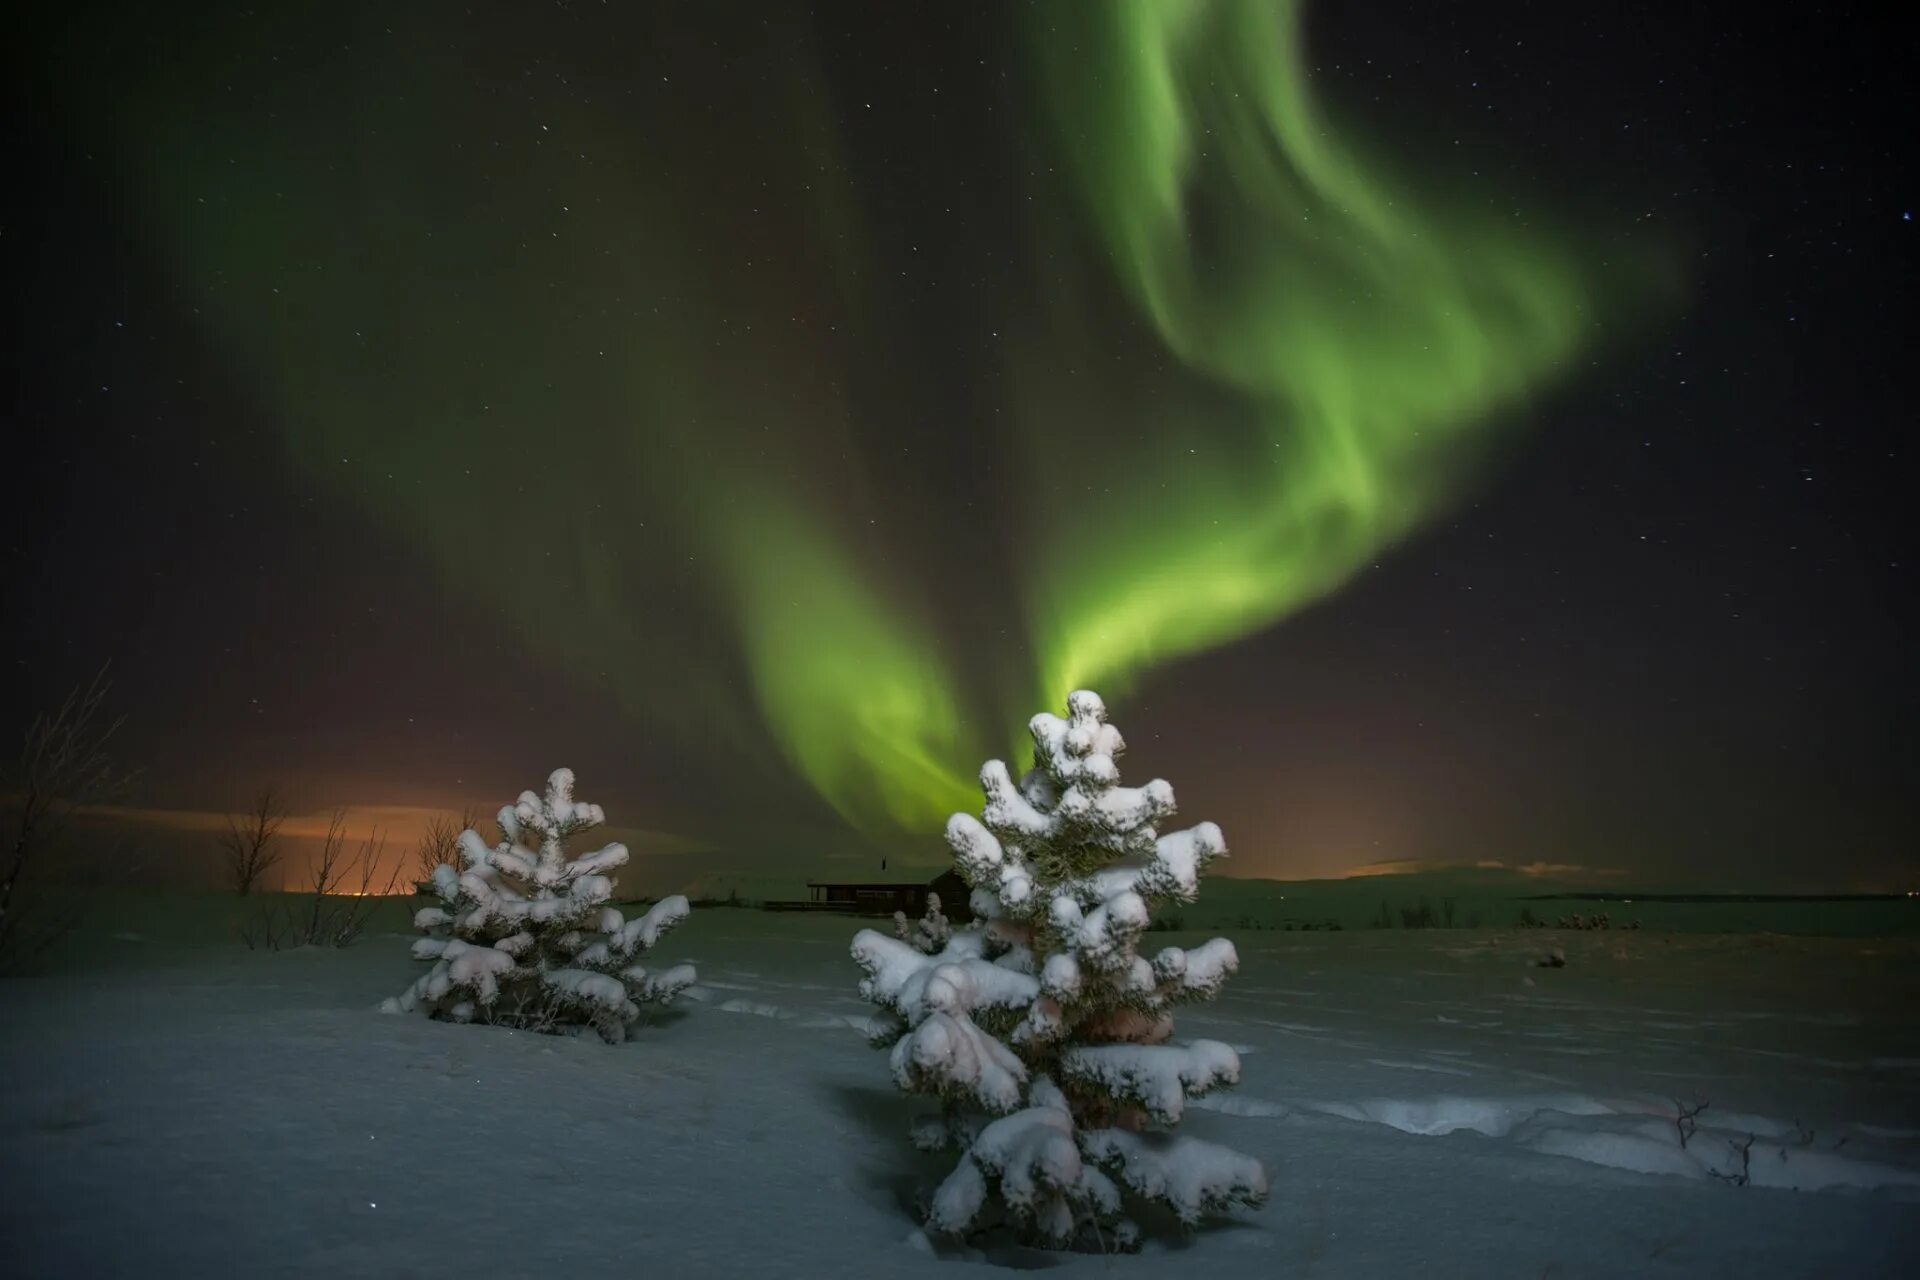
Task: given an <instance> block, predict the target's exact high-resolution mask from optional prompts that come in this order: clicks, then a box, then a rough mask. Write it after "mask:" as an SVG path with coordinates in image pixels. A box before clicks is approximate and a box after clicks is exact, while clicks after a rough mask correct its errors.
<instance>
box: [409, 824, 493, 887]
mask: <svg viewBox="0 0 1920 1280" xmlns="http://www.w3.org/2000/svg"><path fill="white" fill-rule="evenodd" d="M479 820H480V815H479V814H478V813H477V812H475V811H474V810H472V809H462V810H461V811H460V816H459V817H458V818H449V817H447V816H446V815H445V814H437V815H435V816H434V817H433V818H432V819H431V820H430V821H429V822H428V823H427V829H426V831H425V832H423V833H422V834H421V836H420V843H419V844H418V845H417V846H416V847H415V848H414V851H413V864H414V865H413V873H414V874H413V878H414V879H415V880H431V879H433V872H434V868H436V867H439V866H443V865H444V866H450V867H452V868H453V869H454V870H456V871H457V870H459V869H460V833H461V832H463V831H466V830H468V829H470V828H471V827H472V826H473V825H474V824H475V823H477V822H478V821H479Z"/></svg>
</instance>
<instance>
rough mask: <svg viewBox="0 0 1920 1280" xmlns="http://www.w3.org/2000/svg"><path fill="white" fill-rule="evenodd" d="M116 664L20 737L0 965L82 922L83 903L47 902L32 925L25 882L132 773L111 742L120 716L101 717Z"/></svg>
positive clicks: (2, 871)
mask: <svg viewBox="0 0 1920 1280" xmlns="http://www.w3.org/2000/svg"><path fill="white" fill-rule="evenodd" d="M110 666H111V664H107V665H103V666H102V667H101V668H100V670H99V672H98V673H96V674H95V675H94V677H93V679H92V681H90V682H89V683H87V684H86V685H81V686H76V687H75V688H74V689H73V691H72V692H70V693H69V694H68V695H67V697H66V700H65V701H64V702H62V703H61V704H60V707H59V709H58V710H56V711H53V712H50V713H43V714H42V715H40V716H38V717H37V718H36V719H35V720H34V721H33V723H32V724H31V725H30V726H28V728H27V732H26V735H25V737H24V739H23V740H22V742H21V748H20V759H19V764H18V766H17V776H16V777H14V778H12V779H10V780H9V781H10V783H11V784H12V785H11V786H10V787H9V788H8V790H9V791H12V792H13V793H14V795H13V797H12V798H13V799H14V801H15V803H17V804H18V812H17V813H16V815H15V818H14V826H13V833H12V834H13V838H12V840H11V842H10V844H9V846H8V848H7V851H6V855H5V862H4V865H0V968H8V967H12V966H14V965H17V964H21V963H24V962H25V961H27V960H30V959H32V958H33V956H35V955H37V954H38V953H39V952H41V951H43V950H45V949H46V948H47V947H48V946H50V945H52V943H53V942H54V941H55V940H57V939H58V938H59V937H60V935H61V934H63V933H65V932H66V930H67V929H69V928H71V927H72V925H73V924H74V923H75V921H76V920H77V919H78V909H79V906H80V900H79V899H78V898H73V899H70V900H69V901H68V902H66V903H65V904H55V903H53V902H51V901H43V902H40V903H38V904H35V905H38V906H39V908H40V910H39V911H38V913H37V916H38V918H37V919H36V920H34V921H33V922H32V924H31V926H29V924H28V923H27V919H26V917H27V915H28V914H29V913H28V911H27V908H28V906H29V905H30V904H29V902H28V900H27V893H28V890H27V886H28V885H30V884H31V883H32V882H33V877H34V875H37V874H38V873H40V872H41V871H43V870H47V869H48V868H47V867H46V863H47V861H48V859H49V858H50V857H51V856H52V855H53V854H54V853H55V852H56V851H57V850H58V848H59V846H60V844H61V842H62V840H63V838H64V836H65V834H66V826H67V822H68V821H69V819H71V818H72V816H73V814H74V813H75V812H76V811H77V810H79V809H81V808H82V807H84V806H86V805H90V804H98V803H100V802H102V801H104V800H107V799H109V798H111V797H112V796H113V795H114V794H116V793H117V792H118V791H119V790H120V789H121V788H122V787H123V786H124V785H125V783H126V782H127V780H128V777H129V776H130V775H128V774H125V773H121V772H119V771H117V770H116V769H115V767H114V764H113V761H112V759H111V758H110V757H109V756H108V755H107V751H106V748H107V744H108V742H109V741H110V740H111V739H112V737H113V735H114V733H115V732H117V731H118V730H119V728H120V725H121V723H122V721H121V720H120V719H114V720H111V721H108V720H106V719H105V718H104V715H103V708H104V706H105V703H106V698H107V692H108V690H110V689H111V688H112V687H113V686H112V683H111V682H110V681H109V680H108V679H107V672H108V669H109V667H110Z"/></svg>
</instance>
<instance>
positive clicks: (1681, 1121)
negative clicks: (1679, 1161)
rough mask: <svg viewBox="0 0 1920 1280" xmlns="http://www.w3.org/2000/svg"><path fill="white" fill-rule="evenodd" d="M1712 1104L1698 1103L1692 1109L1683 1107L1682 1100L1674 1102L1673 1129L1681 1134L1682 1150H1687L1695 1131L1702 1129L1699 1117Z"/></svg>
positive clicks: (1676, 1099)
mask: <svg viewBox="0 0 1920 1280" xmlns="http://www.w3.org/2000/svg"><path fill="white" fill-rule="evenodd" d="M1711 1105H1712V1104H1711V1103H1707V1102H1696V1103H1694V1104H1693V1105H1692V1106H1691V1107H1688V1106H1683V1105H1681V1102H1680V1099H1678V1098H1675V1099H1674V1100H1673V1110H1674V1116H1673V1127H1674V1128H1675V1129H1677V1130H1679V1132H1680V1149H1681V1150H1682V1151H1685V1150H1686V1149H1687V1142H1688V1140H1689V1139H1691V1138H1692V1137H1693V1133H1694V1130H1696V1129H1698V1128H1699V1127H1700V1124H1699V1116H1700V1113H1701V1112H1702V1111H1705V1110H1706V1109H1707V1108H1708V1107H1709V1106H1711Z"/></svg>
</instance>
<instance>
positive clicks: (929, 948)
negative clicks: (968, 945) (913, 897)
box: [893, 893, 953, 955]
mask: <svg viewBox="0 0 1920 1280" xmlns="http://www.w3.org/2000/svg"><path fill="white" fill-rule="evenodd" d="M893 936H894V937H896V938H899V939H900V940H901V941H902V942H908V943H912V944H913V948H914V950H916V951H919V952H920V953H922V954H923V955H934V954H936V953H938V952H939V950H940V949H941V948H942V947H944V946H946V945H947V939H949V938H951V937H952V936H953V925H952V924H951V923H950V922H949V921H948V920H947V917H946V916H945V915H943V914H941V911H940V895H939V894H937V893H929V894H928V895H927V911H926V914H925V915H923V916H921V917H920V918H919V919H918V920H915V921H913V922H911V923H909V922H908V920H907V913H906V912H904V911H896V912H894V913H893Z"/></svg>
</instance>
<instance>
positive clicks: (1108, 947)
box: [853, 690, 1267, 1248]
mask: <svg viewBox="0 0 1920 1280" xmlns="http://www.w3.org/2000/svg"><path fill="white" fill-rule="evenodd" d="M1067 709H1068V718H1067V719H1065V720H1062V719H1061V718H1060V717H1058V716H1054V715H1049V714H1045V713H1043V714H1041V715H1037V716H1035V717H1034V718H1033V720H1032V721H1031V723H1030V725H1029V728H1030V730H1031V732H1032V734H1033V740H1034V764H1033V768H1032V769H1030V770H1029V771H1028V772H1027V773H1026V775H1025V776H1024V777H1022V778H1021V779H1020V781H1019V783H1018V785H1016V784H1015V783H1014V781H1013V779H1012V777H1011V776H1010V775H1009V773H1008V770H1007V767H1006V765H1005V764H1003V763H1002V762H1001V761H998V760H990V761H988V762H987V764H986V766H985V768H983V769H982V770H981V773H980V784H981V788H982V790H983V791H984V792H985V793H986V804H985V807H984V811H983V813H982V815H981V817H980V818H978V819H976V818H974V817H973V816H972V815H971V814H965V813H957V814H955V815H954V816H953V817H952V818H951V819H950V820H949V821H948V823H947V842H948V844H949V845H951V846H952V848H953V852H954V857H955V860H956V862H957V863H958V865H959V869H960V874H961V875H962V876H963V877H965V879H966V880H967V882H968V884H969V885H971V886H972V889H973V892H972V901H971V905H972V907H973V912H974V916H975V919H976V923H975V924H973V925H972V926H969V927H967V928H964V929H959V930H955V931H953V932H952V933H951V935H950V936H949V937H948V938H946V940H945V945H944V946H942V947H939V948H937V949H936V951H935V953H934V954H926V953H925V952H924V951H923V950H922V948H921V946H919V945H916V943H917V942H918V941H919V939H916V938H911V937H910V938H908V939H907V940H902V939H901V938H890V937H887V936H886V935H884V934H882V933H879V932H877V931H875V930H871V929H868V930H863V931H861V933H860V934H859V935H858V936H857V937H855V939H854V941H853V955H854V959H855V960H857V961H858V962H859V963H860V965H861V967H862V968H864V969H865V970H866V973H867V977H866V979H865V980H864V981H863V982H862V983H861V986H860V991H861V994H862V995H863V996H865V997H866V998H867V999H870V1000H872V1001H874V1002H875V1003H876V1004H878V1005H880V1006H881V1008H882V1009H883V1010H884V1011H885V1017H886V1023H885V1027H884V1029H883V1030H882V1031H881V1032H880V1033H879V1034H878V1035H877V1036H876V1042H877V1043H879V1044H881V1045H891V1046H892V1057H891V1061H892V1066H893V1074H894V1079H895V1081H896V1082H897V1083H898V1084H899V1085H900V1087H901V1088H902V1089H905V1090H907V1091H909V1092H912V1093H922V1094H929V1095H933V1096H936V1097H938V1098H939V1099H940V1100H941V1104H942V1105H941V1113H940V1114H939V1115H938V1116H932V1115H929V1116H925V1117H922V1119H921V1121H920V1122H919V1123H918V1124H916V1126H915V1129H914V1141H915V1144H916V1145H917V1146H919V1147H921V1148H922V1149H923V1150H940V1149H956V1148H957V1149H958V1150H959V1151H960V1152H961V1156H960V1160H959V1163H958V1164H957V1165H956V1166H955V1168H954V1170H953V1172H952V1173H951V1174H950V1175H949V1176H948V1177H947V1179H946V1181H945V1182H943V1183H942V1184H941V1185H940V1187H939V1189H938V1190H937V1191H936V1192H935V1193H934V1196H933V1199H932V1202H931V1205H930V1207H929V1211H928V1215H927V1226H928V1228H929V1229H930V1230H932V1231H934V1232H936V1233H938V1234H943V1235H949V1236H962V1235H967V1234H970V1233H972V1232H974V1231H977V1230H982V1229H986V1228H990V1227H993V1226H995V1225H997V1224H1005V1225H1007V1226H1010V1227H1012V1228H1013V1229H1014V1230H1015V1231H1016V1232H1017V1233H1018V1234H1020V1235H1021V1236H1023V1237H1025V1238H1028V1239H1031V1240H1033V1241H1035V1242H1037V1243H1041V1244H1045V1245H1048V1246H1052V1247H1083V1248H1116V1247H1117V1248H1130V1247H1132V1246H1133V1245H1134V1244H1135V1243H1136V1242H1137V1241H1138V1238H1139V1228H1138V1227H1137V1226H1136V1225H1135V1224H1134V1223H1133V1221H1131V1220H1130V1219H1129V1218H1128V1217H1126V1216H1125V1214H1126V1209H1127V1203H1128V1201H1129V1200H1132V1201H1135V1202H1149V1203H1157V1204H1159V1205H1161V1206H1164V1207H1165V1208H1166V1209H1168V1210H1170V1211H1171V1212H1172V1213H1173V1214H1174V1216H1175V1217H1177V1218H1178V1219H1179V1221H1180V1222H1181V1223H1182V1224H1184V1225H1187V1226H1192V1225H1195V1224H1196V1223H1198V1222H1199V1220H1200V1219H1201V1217H1202V1216H1203V1215H1205V1214H1207V1213H1210V1212H1219V1211H1222V1210H1226V1209H1229V1208H1232V1207H1234V1206H1241V1205H1245V1206H1254V1205H1258V1204H1260V1203H1262V1202H1263V1201H1264V1200H1265V1199H1266V1195H1267V1178H1266V1173H1265V1171H1264V1170H1263V1169H1262V1168H1261V1166H1260V1163H1259V1161H1257V1160H1254V1159H1252V1158H1251V1157H1248V1156H1244V1155H1241V1154H1240V1153H1238V1152H1235V1151H1232V1150H1229V1149H1227V1148H1225V1147H1221V1146H1217V1145H1215V1144H1213V1143H1208V1142H1202V1141H1200V1140H1198V1139H1194V1138H1188V1137H1180V1136H1176V1135H1174V1134H1173V1133H1171V1132H1170V1130H1171V1129H1172V1127H1173V1126H1174V1124H1175V1123H1177V1122H1178V1121H1179V1119H1180V1116H1181V1112H1182V1111H1183V1109H1184V1108H1185V1105H1186V1101H1187V1099H1189V1098H1194V1097H1199V1096H1200V1095H1202V1094H1205V1093H1207V1092H1209V1091H1211V1090H1213V1089H1216V1088H1219V1087H1220V1086H1223V1085H1231V1084H1234V1083H1237V1082H1238V1080H1239V1077H1240V1060H1239V1058H1238V1056H1237V1055H1235V1053H1234V1051H1233V1050H1232V1049H1231V1048H1230V1047H1228V1046H1227V1045H1224V1044H1221V1043H1219V1042H1217V1041H1212V1040H1195V1041H1191V1042H1189V1043H1187V1044H1184V1045H1181V1044H1175V1043H1173V1042H1172V1035H1173V1016H1172V1009H1173V1006H1174V1005H1176V1004H1179V1003H1181V1002H1183V1001H1189V1000H1205V999H1209V998H1211V997H1212V996H1214V995H1216V994H1218V992H1219V991H1220V988H1221V986H1222V985H1223V984H1224V983H1225V981H1226V979H1227V977H1228V975H1230V974H1232V973H1233V972H1234V971H1235V970H1236V969H1237V968H1238V967H1239V957H1238V955H1237V954H1236V953H1235V951H1234V948H1233V944H1232V943H1231V942H1229V941H1227V940H1226V939H1224V938H1215V939H1214V940H1213V941H1211V942H1208V943H1206V944H1205V945H1203V946H1200V947H1196V948H1194V949H1192V950H1182V949H1181V948H1179V947H1167V948H1165V949H1163V950H1162V951H1161V952H1160V953H1159V954H1158V955H1156V956H1154V957H1153V959H1152V960H1147V959H1145V958H1144V957H1142V956H1140V955H1139V954H1138V953H1137V948H1138V946H1139V943H1140V937H1141V934H1142V932H1143V931H1144V930H1145V929H1146V927H1147V921H1148V914H1149V911H1150V910H1151V908H1152V907H1153V905H1154V904H1156V903H1159V902H1165V901H1175V902H1191V901H1192V900H1193V899H1194V897H1195V895H1196V894H1197V893H1198V890H1199V877H1200V873H1201V871H1202V870H1203V869H1204V868H1205V867H1206V865H1207V864H1208V863H1209V862H1211V861H1212V860H1213V859H1214V858H1217V857H1219V856H1220V855H1222V854H1223V853H1225V852H1226V846H1225V844H1224V842H1223V841H1222V839H1221V836H1220V828H1218V827H1216V826H1215V825H1214V824H1213V823H1211V822H1203V823H1201V824H1199V825H1198V826H1196V827H1193V828H1192V829H1190V830H1187V831H1180V832H1175V833H1173V834H1170V835H1164V836H1163V835H1159V834H1158V833H1157V832H1156V830H1155V824H1156V823H1157V822H1158V821H1159V820H1160V819H1162V818H1165V817H1167V816H1169V815H1170V814H1172V812H1173V789H1172V788H1171V787H1170V786H1168V785H1167V784H1166V783H1165V782H1163V781H1158V780H1156V781H1153V782H1150V783H1148V784H1147V785H1146V786H1144V787H1139V788H1127V787H1122V786H1120V785H1119V781H1120V775H1119V770H1118V769H1117V768H1116V766H1115V763H1114V762H1115V760H1116V759H1117V758H1118V757H1119V755H1120V753H1121V751H1122V750H1123V749H1124V746H1125V744H1124V743H1123V742H1122V740H1121V738H1120V733H1119V730H1117V729H1116V728H1115V727H1114V726H1112V725H1110V724H1108V723H1106V706H1105V704H1104V703H1102V702H1101V700H1100V698H1099V695H1097V694H1094V693H1091V692H1088V691H1086V690H1082V691H1080V692H1077V693H1075V694H1073V695H1072V697H1070V698H1069V699H1068V702H1067ZM903 932H904V930H903Z"/></svg>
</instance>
